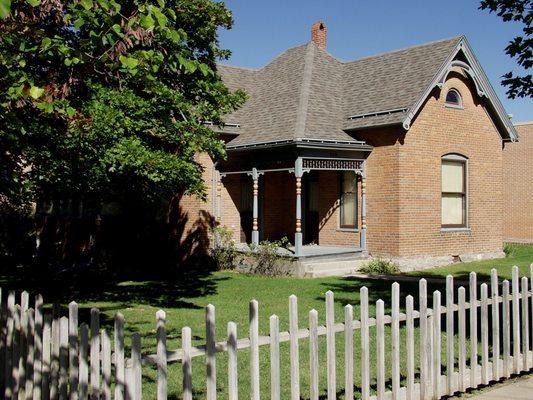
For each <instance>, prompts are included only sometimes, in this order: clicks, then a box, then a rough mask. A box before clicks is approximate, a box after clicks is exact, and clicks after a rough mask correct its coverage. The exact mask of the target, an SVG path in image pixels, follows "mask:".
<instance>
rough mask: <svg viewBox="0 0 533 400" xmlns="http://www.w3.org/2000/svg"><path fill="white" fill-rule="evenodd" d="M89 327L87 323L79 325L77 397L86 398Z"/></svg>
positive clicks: (87, 389)
mask: <svg viewBox="0 0 533 400" xmlns="http://www.w3.org/2000/svg"><path fill="white" fill-rule="evenodd" d="M88 355H89V327H88V326H87V324H81V325H80V353H79V360H80V368H79V373H80V375H79V393H80V395H79V398H80V400H87V396H88V393H89V360H88V359H87V357H88Z"/></svg>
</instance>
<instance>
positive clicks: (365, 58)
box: [328, 35, 465, 64]
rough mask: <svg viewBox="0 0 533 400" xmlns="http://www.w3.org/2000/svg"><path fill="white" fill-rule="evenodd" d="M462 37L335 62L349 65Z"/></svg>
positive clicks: (457, 36)
mask: <svg viewBox="0 0 533 400" xmlns="http://www.w3.org/2000/svg"><path fill="white" fill-rule="evenodd" d="M464 37H465V35H456V36H450V37H448V38H444V39H437V40H432V41H431V42H426V43H420V44H415V45H413V46H407V47H402V48H399V49H394V50H390V51H384V52H381V53H377V54H372V55H369V56H364V57H360V58H356V59H354V60H348V61H345V60H339V59H338V58H337V60H338V61H340V62H341V63H343V64H350V63H353V62H357V61H362V60H367V59H369V58H375V57H381V56H384V55H388V54H394V53H399V52H401V51H406V50H411V49H416V48H418V47H424V46H430V45H433V44H436V43H441V42H447V41H450V40H453V39H457V41H459V40H461V39H463V38H464ZM328 54H329V53H328ZM332 57H335V56H332ZM335 58H336V57H335Z"/></svg>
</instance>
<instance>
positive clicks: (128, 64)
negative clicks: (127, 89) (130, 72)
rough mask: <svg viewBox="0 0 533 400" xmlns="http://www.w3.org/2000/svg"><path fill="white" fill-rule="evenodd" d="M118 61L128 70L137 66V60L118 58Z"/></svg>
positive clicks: (124, 57)
mask: <svg viewBox="0 0 533 400" xmlns="http://www.w3.org/2000/svg"><path fill="white" fill-rule="evenodd" d="M119 60H120V62H121V63H122V65H123V66H124V67H126V68H129V69H134V68H136V67H137V66H138V65H139V60H137V59H136V58H133V57H126V56H120V57H119Z"/></svg>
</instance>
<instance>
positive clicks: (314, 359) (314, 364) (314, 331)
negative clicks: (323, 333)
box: [273, 309, 318, 400]
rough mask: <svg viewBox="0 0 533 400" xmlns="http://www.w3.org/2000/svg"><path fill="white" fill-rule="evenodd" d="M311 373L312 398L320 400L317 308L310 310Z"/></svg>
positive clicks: (310, 389)
mask: <svg viewBox="0 0 533 400" xmlns="http://www.w3.org/2000/svg"><path fill="white" fill-rule="evenodd" d="M309 374H310V379H309V393H310V400H318V312H317V311H316V310H315V309H312V310H311V311H309ZM273 400H274V399H273ZM276 400H279V398H278V399H276Z"/></svg>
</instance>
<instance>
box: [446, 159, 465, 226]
mask: <svg viewBox="0 0 533 400" xmlns="http://www.w3.org/2000/svg"><path fill="white" fill-rule="evenodd" d="M467 166H468V160H467V158H466V157H464V156H462V155H459V154H446V155H444V156H443V157H442V162H441V199H442V203H441V216H442V217H441V223H442V227H443V228H466V227H467V225H468V199H467V195H468V193H467V192H468V191H467V188H468V182H467V179H468V171H467Z"/></svg>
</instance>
